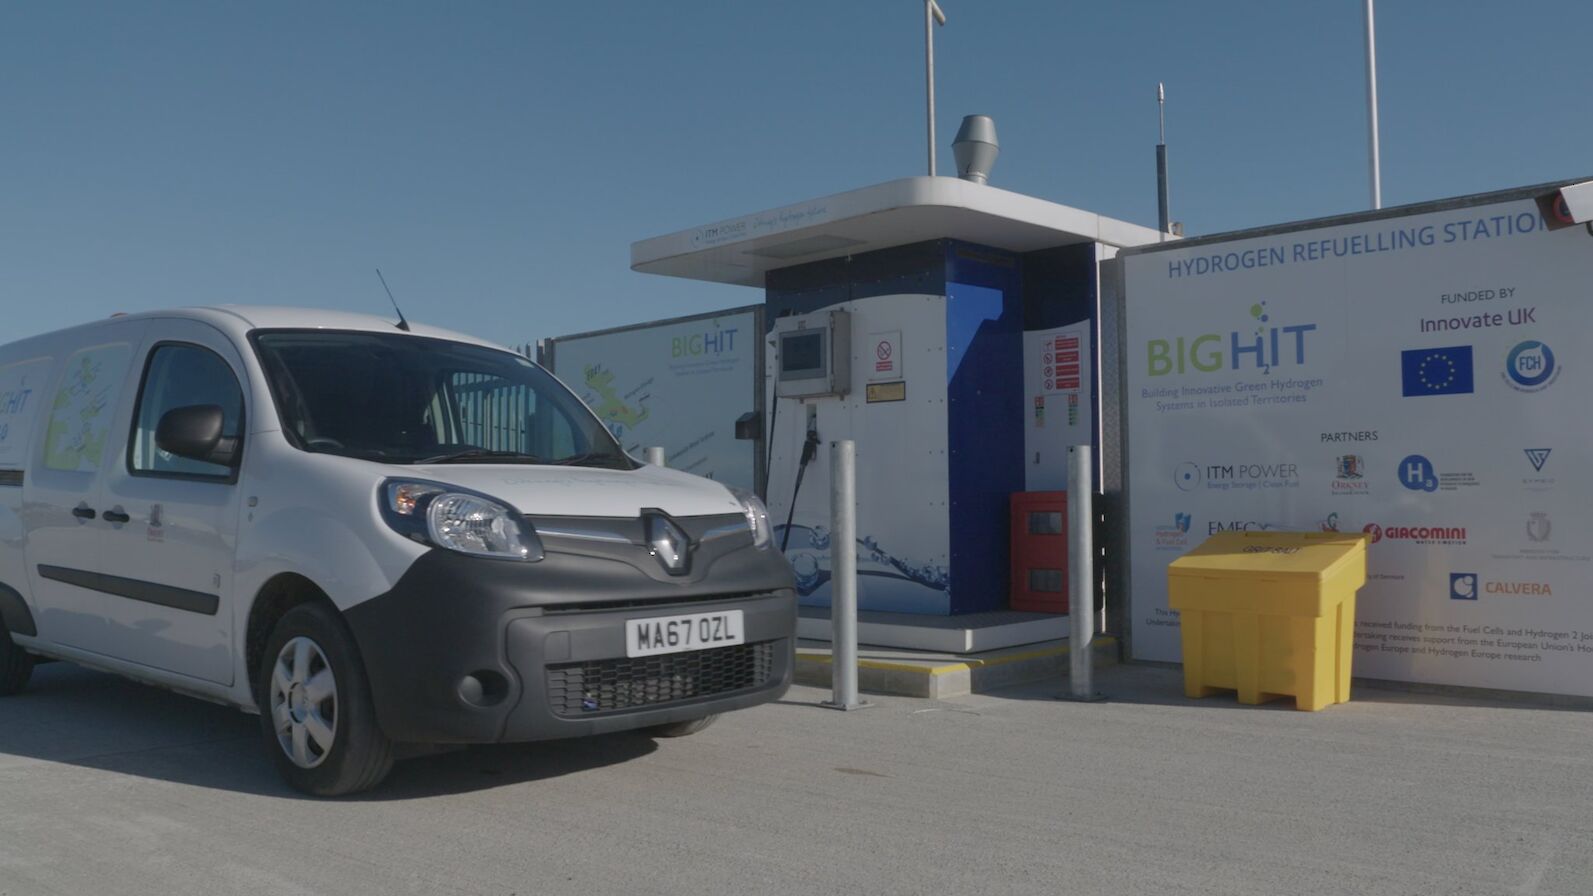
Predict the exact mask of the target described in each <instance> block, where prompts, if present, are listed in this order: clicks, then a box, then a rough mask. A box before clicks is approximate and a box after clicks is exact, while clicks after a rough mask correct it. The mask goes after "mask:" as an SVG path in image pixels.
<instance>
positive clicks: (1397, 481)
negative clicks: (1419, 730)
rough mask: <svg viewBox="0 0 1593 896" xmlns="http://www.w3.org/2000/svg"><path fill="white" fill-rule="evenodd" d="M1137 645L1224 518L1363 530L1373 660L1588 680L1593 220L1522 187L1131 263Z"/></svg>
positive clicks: (1360, 659)
mask: <svg viewBox="0 0 1593 896" xmlns="http://www.w3.org/2000/svg"><path fill="white" fill-rule="evenodd" d="M1124 291H1125V295H1126V304H1127V307H1126V326H1127V337H1126V357H1127V365H1128V377H1127V382H1126V389H1127V392H1128V396H1127V426H1128V437H1129V452H1130V456H1129V490H1130V495H1129V509H1130V523H1129V524H1130V542H1131V544H1130V564H1131V574H1132V591H1133V593H1132V598H1131V613H1132V619H1131V625H1132V627H1133V646H1134V654H1135V656H1137V657H1140V658H1143V659H1153V660H1177V659H1179V656H1180V648H1179V630H1178V618H1177V615H1176V614H1175V613H1174V612H1172V611H1170V610H1169V609H1168V607H1167V564H1168V562H1170V561H1171V560H1173V559H1175V558H1176V557H1178V556H1179V555H1180V554H1182V553H1183V552H1184V551H1186V550H1188V549H1190V548H1193V547H1194V546H1196V545H1198V544H1199V543H1200V542H1201V541H1202V540H1203V539H1205V538H1206V537H1207V536H1208V535H1209V534H1211V533H1214V532H1218V531H1221V530H1224V529H1305V530H1334V531H1340V532H1366V533H1369V534H1370V535H1371V536H1372V544H1371V546H1370V548H1369V561H1368V563H1369V565H1368V573H1369V578H1368V582H1367V584H1366V587H1365V588H1363V589H1362V591H1361V592H1360V600H1359V603H1358V605H1357V608H1356V611H1357V621H1356V630H1355V648H1356V650H1355V669H1354V671H1355V674H1356V675H1360V676H1368V677H1373V678H1385V679H1395V680H1405V681H1416V682H1429V683H1438V684H1452V685H1466V686H1476V687H1489V688H1505V689H1511V690H1523V691H1537V692H1544V693H1558V694H1578V695H1593V563H1590V559H1589V558H1590V555H1593V414H1590V413H1589V411H1588V396H1589V394H1593V237H1590V234H1589V232H1588V231H1586V230H1584V229H1583V228H1581V227H1576V228H1569V229H1565V230H1559V231H1553V232H1550V231H1547V230H1546V229H1545V228H1544V225H1543V222H1542V219H1541V218H1540V216H1539V214H1538V210H1537V207H1536V205H1535V204H1534V203H1533V202H1531V201H1527V200H1523V201H1518V202H1508V203H1500V204H1494V205H1488V206H1479V207H1472V208H1457V209H1451V210H1447V211H1440V212H1434V213H1430V214H1423V215H1415V216H1408V217H1396V218H1386V219H1382V220H1375V221H1367V222H1363V223H1359V224H1349V225H1343V226H1338V227H1331V228H1322V229H1317V230H1306V231H1296V232H1293V233H1280V234H1277V235H1273V236H1261V237H1255V238H1250V239H1243V240H1235V241H1230V242H1223V243H1217V244H1208V245H1203V246H1192V247H1188V248H1179V249H1172V250H1167V251H1156V252H1148V253H1144V254H1139V255H1131V256H1129V257H1127V258H1126V259H1125V262H1124Z"/></svg>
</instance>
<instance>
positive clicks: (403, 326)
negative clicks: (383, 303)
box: [376, 268, 409, 333]
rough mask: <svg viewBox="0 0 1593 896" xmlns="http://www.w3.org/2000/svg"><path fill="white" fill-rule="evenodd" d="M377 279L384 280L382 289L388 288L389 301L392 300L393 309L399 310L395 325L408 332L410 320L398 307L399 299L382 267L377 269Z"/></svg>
mask: <svg viewBox="0 0 1593 896" xmlns="http://www.w3.org/2000/svg"><path fill="white" fill-rule="evenodd" d="M376 279H378V280H380V281H382V289H385V290H387V301H389V302H392V303H393V310H394V311H397V312H398V323H397V324H395V325H394V326H396V327H398V328H399V329H400V330H403V331H404V332H405V333H408V332H409V321H407V320H404V312H403V311H402V310H401V309H400V308H399V307H398V300H397V299H395V298H393V290H392V289H391V288H390V287H388V285H387V278H386V277H383V276H382V269H381V268H377V269H376Z"/></svg>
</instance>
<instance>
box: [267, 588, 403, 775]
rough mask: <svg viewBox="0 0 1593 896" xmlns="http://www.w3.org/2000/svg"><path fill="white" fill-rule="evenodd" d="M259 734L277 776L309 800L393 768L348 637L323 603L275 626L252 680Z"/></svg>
mask: <svg viewBox="0 0 1593 896" xmlns="http://www.w3.org/2000/svg"><path fill="white" fill-rule="evenodd" d="M255 693H256V695H257V699H258V701H259V706H260V730H261V732H262V733H263V734H264V735H265V743H266V750H267V751H268V752H270V754H271V758H272V760H273V761H274V762H275V763H276V766H277V771H279V772H281V773H282V777H283V778H285V779H287V782H288V783H289V784H291V785H293V787H294V788H296V789H298V790H302V791H304V792H305V793H309V794H313V795H315V796H343V795H345V794H350V793H359V792H360V791H362V790H369V789H370V788H372V787H375V786H376V785H377V784H380V783H381V782H382V779H383V778H385V777H387V773H388V772H389V771H391V770H392V768H393V745H392V744H391V743H390V742H389V741H388V740H387V737H386V736H385V735H384V734H382V731H381V729H380V728H378V727H377V725H376V709H375V707H374V706H373V705H372V702H371V689H370V684H369V682H367V681H366V678H365V668H364V664H363V663H361V662H360V659H359V654H358V651H357V650H356V649H355V647H354V639H353V638H352V637H350V636H349V634H348V630H347V629H345V628H344V627H343V621H342V620H341V619H339V618H338V617H337V614H336V613H335V612H334V611H333V610H331V609H330V608H328V607H326V606H324V605H322V604H315V603H310V604H300V605H299V606H296V607H294V608H293V609H291V610H289V611H288V612H287V613H286V614H285V615H283V617H282V618H281V619H280V620H278V621H277V624H276V628H274V629H272V631H271V638H270V640H269V641H267V642H266V649H265V653H264V655H263V656H262V658H261V662H260V669H259V671H258V673H257V675H256V678H255Z"/></svg>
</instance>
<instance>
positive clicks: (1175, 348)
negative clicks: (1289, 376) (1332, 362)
mask: <svg viewBox="0 0 1593 896" xmlns="http://www.w3.org/2000/svg"><path fill="white" fill-rule="evenodd" d="M1250 317H1251V319H1252V321H1254V323H1255V324H1256V326H1254V327H1253V328H1247V329H1245V330H1243V331H1240V330H1233V331H1231V332H1228V333H1220V332H1218V333H1202V334H1200V335H1197V336H1177V337H1174V338H1173V339H1151V340H1148V341H1147V342H1146V343H1145V366H1146V372H1147V373H1148V374H1149V375H1150V376H1167V375H1168V374H1171V373H1178V374H1182V373H1188V372H1190V369H1191V368H1193V369H1194V370H1195V371H1196V372H1199V373H1216V372H1218V371H1221V370H1258V371H1260V372H1262V373H1271V372H1272V368H1274V367H1285V366H1289V365H1293V366H1296V367H1300V366H1304V365H1305V363H1306V343H1307V341H1308V340H1307V339H1306V335H1307V334H1308V333H1311V332H1312V331H1314V330H1315V329H1316V324H1289V325H1287V326H1272V315H1271V314H1270V313H1268V311H1267V303H1266V302H1257V303H1255V304H1254V305H1251V306H1250Z"/></svg>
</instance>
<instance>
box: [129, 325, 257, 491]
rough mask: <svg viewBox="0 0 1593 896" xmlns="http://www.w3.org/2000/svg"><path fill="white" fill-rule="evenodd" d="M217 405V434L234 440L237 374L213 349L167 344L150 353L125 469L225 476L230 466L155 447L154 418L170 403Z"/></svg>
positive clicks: (239, 410) (237, 433) (239, 418)
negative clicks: (220, 426)
mask: <svg viewBox="0 0 1593 896" xmlns="http://www.w3.org/2000/svg"><path fill="white" fill-rule="evenodd" d="M204 404H213V405H219V406H220V407H221V411H222V419H223V421H224V422H223V424H222V429H221V435H222V438H228V439H237V438H240V437H241V435H242V430H243V390H242V389H241V388H239V386H238V378H237V377H236V376H235V375H233V372H232V368H231V367H228V366H227V362H226V361H223V360H222V359H221V357H220V356H219V355H217V354H216V353H215V352H213V351H211V350H209V349H207V348H201V347H199V346H197V345H184V344H181V343H168V344H166V345H159V346H156V347H155V350H154V351H153V352H151V353H150V356H149V364H148V366H147V367H146V368H145V371H144V385H143V388H142V390H141V391H140V392H139V395H138V413H137V416H136V417H135V418H134V421H133V439H132V444H131V446H130V447H129V449H128V458H127V459H128V470H129V471H130V472H133V473H154V474H157V475H159V474H164V475H170V476H205V477H209V476H213V477H216V478H218V479H230V478H231V477H232V470H231V469H230V468H229V467H227V466H225V465H223V464H211V463H205V462H204V461H199V460H193V459H191V458H186V457H178V456H176V455H174V454H168V453H166V452H165V451H162V450H160V449H159V448H158V447H156V446H155V428H156V427H157V426H159V425H160V418H161V416H162V415H163V414H165V413H166V412H167V411H170V410H173V409H174V408H185V407H192V406H193V405H204Z"/></svg>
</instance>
